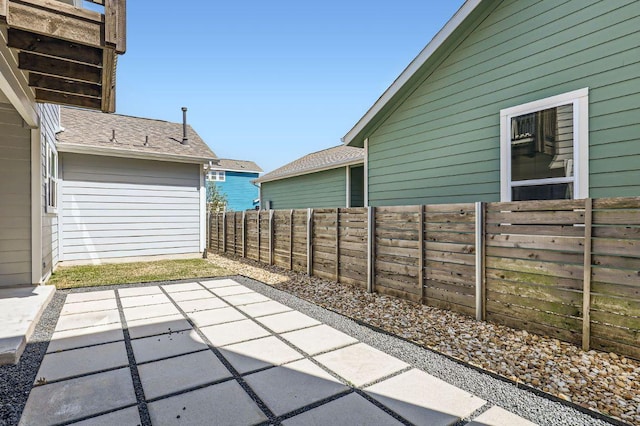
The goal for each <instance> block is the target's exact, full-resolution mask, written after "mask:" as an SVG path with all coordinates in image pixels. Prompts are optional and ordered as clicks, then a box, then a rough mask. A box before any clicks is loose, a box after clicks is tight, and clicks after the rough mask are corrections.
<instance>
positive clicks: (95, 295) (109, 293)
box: [65, 290, 116, 304]
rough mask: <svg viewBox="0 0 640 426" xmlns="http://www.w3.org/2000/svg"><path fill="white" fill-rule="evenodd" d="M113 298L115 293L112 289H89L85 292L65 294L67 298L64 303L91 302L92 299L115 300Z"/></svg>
mask: <svg viewBox="0 0 640 426" xmlns="http://www.w3.org/2000/svg"><path fill="white" fill-rule="evenodd" d="M115 298H116V293H115V291H113V290H101V291H89V292H85V293H71V294H67V298H66V299H65V304H66V303H82V302H91V301H94V300H104V299H114V300H115Z"/></svg>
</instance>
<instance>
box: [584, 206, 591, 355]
mask: <svg viewBox="0 0 640 426" xmlns="http://www.w3.org/2000/svg"><path fill="white" fill-rule="evenodd" d="M592 224H593V200H592V199H591V198H587V199H586V200H584V287H583V289H582V350H584V351H588V350H589V348H590V346H591V244H592V240H591V234H592Z"/></svg>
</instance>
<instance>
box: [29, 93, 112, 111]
mask: <svg viewBox="0 0 640 426" xmlns="http://www.w3.org/2000/svg"><path fill="white" fill-rule="evenodd" d="M35 92H36V101H38V102H42V103H49V104H57V105H70V106H76V107H82V108H90V109H98V110H99V109H101V105H102V103H101V102H100V99H96V98H89V97H86V96H76V95H70V94H68V93H62V92H52V91H50V90H46V89H36V90H35Z"/></svg>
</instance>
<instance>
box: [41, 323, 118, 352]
mask: <svg viewBox="0 0 640 426" xmlns="http://www.w3.org/2000/svg"><path fill="white" fill-rule="evenodd" d="M118 340H124V334H123V333H122V327H121V326H120V323H113V324H105V325H99V326H97V327H86V328H77V329H73V330H66V331H57V332H55V333H53V335H52V336H51V341H50V342H49V346H48V347H47V353H51V352H58V351H64V350H67V349H75V348H81V347H83V346H92V345H99V344H101V343H109V342H116V341H118Z"/></svg>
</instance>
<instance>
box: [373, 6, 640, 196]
mask: <svg viewBox="0 0 640 426" xmlns="http://www.w3.org/2000/svg"><path fill="white" fill-rule="evenodd" d="M488 3H489V7H488V8H487V9H486V10H485V11H484V12H483V14H482V15H481V16H479V17H477V19H474V20H472V21H473V22H468V23H465V24H463V26H462V27H461V28H460V29H459V30H458V31H457V32H456V34H454V36H453V37H452V38H451V40H450V41H449V42H447V43H445V45H444V46H443V48H446V49H447V53H448V54H447V55H443V54H442V53H440V54H436V55H435V56H434V57H437V58H438V59H439V60H438V61H432V62H428V63H427V64H426V65H425V67H424V69H423V70H421V75H422V81H421V82H420V83H419V84H414V86H413V87H411V88H409V89H408V90H406V93H407V94H406V95H405V97H404V98H403V99H401V101H399V102H398V103H397V104H396V105H395V107H394V108H395V109H393V110H392V111H391V112H389V113H387V115H386V116H384V118H383V119H381V120H380V121H379V122H378V123H377V124H376V125H375V127H373V128H372V129H373V130H368V131H367V132H368V133H366V134H364V135H363V136H364V137H368V138H369V199H370V203H371V204H372V205H401V204H418V203H450V202H469V201H498V200H499V199H500V110H501V109H505V108H509V107H512V106H516V105H520V104H524V103H527V102H531V101H535V100H539V99H543V98H547V97H550V96H554V95H559V94H563V93H567V92H571V91H573V90H577V89H581V88H585V87H588V88H589V130H590V132H589V145H590V146H589V155H590V162H589V168H590V196H591V197H613V196H629V195H640V171H639V170H640V128H639V123H640V32H639V31H638V30H637V29H638V28H640V2H638V1H631V0H626V1H622V0H618V1H593V0H588V1H585V0H569V1H562V2H555V1H549V0H546V1H528V0H527V1H523V0H505V1H495V2H488ZM429 67H431V68H429Z"/></svg>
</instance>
